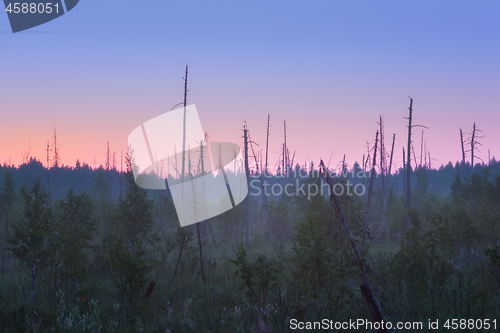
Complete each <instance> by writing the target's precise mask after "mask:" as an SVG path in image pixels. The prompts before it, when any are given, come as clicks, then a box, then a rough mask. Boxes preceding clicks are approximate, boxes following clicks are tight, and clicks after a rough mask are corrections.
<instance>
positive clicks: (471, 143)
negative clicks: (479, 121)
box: [470, 122, 476, 169]
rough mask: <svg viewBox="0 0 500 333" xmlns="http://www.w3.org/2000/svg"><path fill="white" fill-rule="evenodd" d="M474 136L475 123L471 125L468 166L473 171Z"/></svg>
mask: <svg viewBox="0 0 500 333" xmlns="http://www.w3.org/2000/svg"><path fill="white" fill-rule="evenodd" d="M475 136H476V123H475V122H474V125H472V139H471V140H470V164H471V166H472V168H473V169H474V137H475Z"/></svg>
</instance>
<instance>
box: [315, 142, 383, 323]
mask: <svg viewBox="0 0 500 333" xmlns="http://www.w3.org/2000/svg"><path fill="white" fill-rule="evenodd" d="M377 134H378V132H377ZM321 170H323V174H322V175H320V176H322V178H324V179H325V181H326V183H327V184H328V186H329V188H330V204H331V206H332V207H333V209H334V210H335V212H336V214H337V216H338V217H339V220H340V223H341V224H342V227H343V229H344V231H345V234H346V236H347V239H348V241H349V244H350V245H351V248H352V250H353V252H354V254H355V256H356V259H357V260H358V265H359V269H360V271H361V276H362V280H363V284H362V285H361V286H360V290H361V293H362V295H363V298H364V299H365V301H366V303H367V306H368V308H369V310H370V313H371V315H372V317H373V319H374V320H375V321H377V322H379V323H381V322H382V321H383V320H384V317H383V315H382V309H381V307H380V303H379V302H378V300H377V298H376V297H375V293H374V291H373V288H372V285H371V282H370V279H369V278H368V273H367V272H368V271H369V270H371V268H370V267H369V266H368V265H367V264H366V261H365V260H364V259H363V257H362V256H361V251H360V249H359V248H358V245H357V243H356V240H355V239H354V238H353V236H352V234H351V231H350V228H349V224H348V221H347V217H346V215H345V214H344V212H343V210H342V207H341V203H340V200H339V198H338V197H337V196H336V195H335V192H334V190H333V188H334V186H335V185H336V184H335V180H333V179H332V178H330V173H329V170H328V168H326V167H325V164H324V163H323V160H321V161H320V172H321ZM337 181H338V180H337ZM386 331H387V330H386V329H385V328H383V329H380V330H379V332H386Z"/></svg>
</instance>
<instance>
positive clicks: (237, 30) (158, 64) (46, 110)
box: [0, 0, 500, 170]
mask: <svg viewBox="0 0 500 333" xmlns="http://www.w3.org/2000/svg"><path fill="white" fill-rule="evenodd" d="M499 11H500V2H498V1H496V0H495V1H493V0H492V1H488V0H481V1H471V0H468V1H462V0H453V1H451V0H432V1H425V0H377V1H374V0H370V1H361V0H359V1H358V0H349V1H347V0H327V1H323V0H308V1H304V0H302V1H296V0H286V1H284V0H265V1H264V0H252V1H248V0H225V1H222V0H199V1H195V0H168V1H167V0H82V1H80V3H79V4H78V6H77V7H75V8H74V9H73V10H72V11H71V12H69V13H67V14H66V15H63V16H62V17H60V18H58V19H56V20H54V21H51V22H49V23H46V24H44V25H41V26H39V27H35V28H33V29H30V30H27V31H25V32H19V33H16V34H13V33H12V32H11V30H10V26H9V23H8V18H7V14H6V13H5V14H0V45H1V47H0V48H1V52H0V60H1V62H0V63H1V65H0V116H1V117H0V163H2V164H3V163H4V162H7V163H9V164H15V165H18V164H20V163H22V161H23V154H26V153H27V152H29V155H31V156H34V157H36V158H38V159H40V160H41V161H43V162H44V164H45V160H46V152H45V149H46V146H47V140H50V142H51V143H52V141H53V139H52V137H53V134H54V127H55V128H56V130H57V140H58V148H59V150H60V157H61V160H62V162H63V163H64V164H66V165H74V164H75V162H76V160H77V159H80V161H82V162H87V163H88V164H89V165H91V166H93V165H94V158H95V160H96V164H97V166H99V165H100V164H104V161H105V154H106V143H107V141H108V140H109V144H110V149H111V151H112V152H113V151H115V152H116V154H117V159H118V156H120V152H121V150H122V149H125V148H126V147H127V138H128V135H129V134H130V132H131V131H132V130H133V129H134V128H136V127H137V126H139V125H140V124H142V123H144V122H145V121H147V120H149V119H151V118H154V117H156V116H158V115H160V114H163V113H165V112H168V111H169V110H171V109H172V107H173V106H174V105H176V104H177V103H179V102H181V101H182V98H183V80H182V77H183V76H184V69H185V66H186V64H188V65H189V76H188V78H189V89H190V91H189V96H188V103H189V104H195V105H196V107H197V110H198V113H199V116H200V119H201V122H202V125H203V130H204V131H207V132H208V135H209V137H210V140H211V141H227V142H234V143H238V144H240V145H241V144H242V140H243V139H242V136H243V132H242V127H243V125H244V122H245V121H246V123H247V124H248V128H249V130H250V135H251V139H252V141H254V142H256V143H257V144H258V145H259V146H254V148H255V149H256V150H257V151H260V149H264V150H265V139H266V136H265V133H266V122H267V115H268V114H270V115H271V135H270V151H269V158H270V160H271V166H272V167H273V166H274V165H275V163H276V162H277V161H278V159H279V155H280V153H279V150H280V147H281V144H282V142H283V121H284V120H285V119H286V124H287V145H288V147H289V149H290V155H293V153H294V152H295V158H294V161H295V162H298V163H300V164H301V165H303V164H304V163H306V162H307V163H309V161H311V160H312V161H314V162H315V164H316V165H317V164H318V162H319V159H320V158H322V159H323V160H324V161H325V163H330V165H332V166H335V165H336V164H337V163H339V162H340V161H341V160H342V159H343V155H344V154H346V161H347V163H348V164H349V165H352V163H353V162H354V161H355V160H357V161H361V160H362V157H363V154H367V143H368V144H369V145H370V146H373V144H374V140H375V133H376V131H377V129H378V120H379V116H380V115H382V116H383V117H384V123H385V132H386V145H387V146H386V148H388V146H389V143H390V141H391V137H392V134H393V133H395V134H396V144H395V154H394V168H399V167H401V165H402V147H403V146H405V145H406V139H407V127H406V124H407V120H406V119H405V118H404V117H407V115H408V106H409V98H408V96H410V97H412V98H413V113H414V120H413V121H414V124H419V125H424V126H426V127H428V129H425V130H424V140H425V146H426V148H427V150H428V151H430V153H431V157H432V159H433V160H432V165H433V167H439V166H440V165H442V164H447V163H448V161H452V162H453V163H455V162H456V161H457V160H460V159H461V148H460V137H459V128H462V129H463V130H464V132H466V133H468V132H470V131H471V129H472V125H473V123H474V122H475V123H476V125H477V127H478V128H480V129H481V130H482V131H483V135H484V138H482V139H480V143H481V144H482V146H480V150H481V151H480V152H478V153H477V156H479V157H480V158H482V159H483V160H484V161H486V162H487V161H488V150H490V155H491V157H493V156H495V157H497V158H498V157H500V146H499V143H500V131H498V124H499V121H500V112H499V111H500V110H499V107H498V100H497V96H498V95H499V94H498V92H499V91H500V79H499V77H500V76H499V74H500V61H499V59H500V34H499V33H498V32H499V31H500V20H498V13H499ZM422 129H423V128H421V127H417V128H414V131H413V132H414V146H415V154H416V156H417V159H418V160H420V147H421V135H422V133H421V131H422ZM466 136H467V137H468V136H469V135H466ZM30 147H31V149H30ZM393 170H394V169H393Z"/></svg>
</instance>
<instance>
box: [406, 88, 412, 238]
mask: <svg viewBox="0 0 500 333" xmlns="http://www.w3.org/2000/svg"><path fill="white" fill-rule="evenodd" d="M408 110H409V111H410V113H409V116H408V150H407V151H406V153H407V156H406V228H407V230H410V228H411V223H410V207H411V201H410V199H411V198H410V174H411V162H410V159H411V157H410V150H411V128H412V125H411V122H412V112H413V99H412V98H410V107H409V108H408Z"/></svg>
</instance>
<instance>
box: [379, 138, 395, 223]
mask: <svg viewBox="0 0 500 333" xmlns="http://www.w3.org/2000/svg"><path fill="white" fill-rule="evenodd" d="M395 140H396V134H393V135H392V148H391V157H390V159H389V170H388V172H387V179H386V181H385V183H384V188H383V197H382V200H383V201H382V220H381V221H380V232H381V233H384V232H386V222H387V221H386V217H385V211H386V209H387V195H388V193H389V192H388V190H389V180H390V177H391V167H392V157H393V155H394V142H395Z"/></svg>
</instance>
